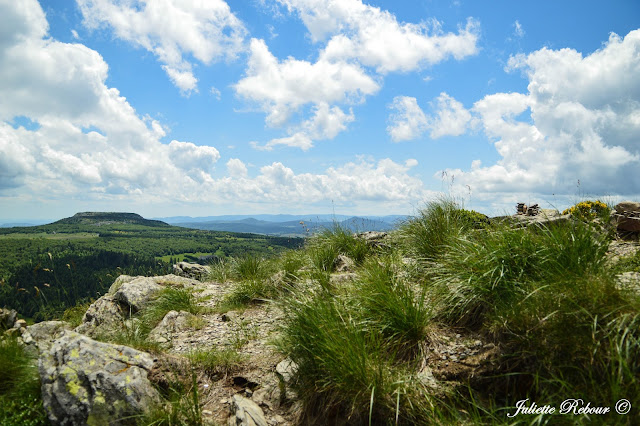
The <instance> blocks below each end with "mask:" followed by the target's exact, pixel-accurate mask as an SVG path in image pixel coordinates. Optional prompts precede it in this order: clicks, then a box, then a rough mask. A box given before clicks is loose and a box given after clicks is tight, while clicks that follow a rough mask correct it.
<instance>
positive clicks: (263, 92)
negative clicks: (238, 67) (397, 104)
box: [234, 39, 380, 126]
mask: <svg viewBox="0 0 640 426" xmlns="http://www.w3.org/2000/svg"><path fill="white" fill-rule="evenodd" d="M234 87H235V90H236V92H237V93H238V95H240V96H241V97H243V98H245V99H247V100H250V101H253V102H256V103H257V104H259V105H260V106H261V108H262V109H263V110H264V111H265V112H266V113H267V124H269V125H271V126H282V125H284V124H285V123H286V122H287V121H288V119H289V117H290V116H291V114H292V113H294V112H295V111H297V110H298V109H299V108H300V107H302V106H304V105H309V104H310V105H314V104H315V105H319V104H322V103H326V104H329V103H335V102H351V103H357V102H359V101H361V100H362V99H363V98H364V96H366V95H371V94H373V93H376V92H377V91H378V90H379V88H380V86H379V84H378V83H377V82H376V81H375V80H374V79H373V78H372V77H370V76H368V75H367V74H366V73H365V71H364V70H363V69H362V68H361V67H360V66H358V65H356V64H351V63H346V62H336V63H334V62H328V61H322V60H320V61H318V62H315V63H311V62H308V61H303V60H297V59H294V58H287V59H285V60H284V61H279V60H278V59H277V58H276V57H275V56H273V54H272V53H271V52H270V51H269V48H268V47H267V45H266V43H265V42H264V40H257V39H253V40H251V46H250V57H249V63H248V68H247V71H246V76H245V77H244V78H242V79H241V80H240V81H238V83H236V84H235V86H234Z"/></svg>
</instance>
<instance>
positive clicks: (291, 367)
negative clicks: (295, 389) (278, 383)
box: [276, 358, 298, 384]
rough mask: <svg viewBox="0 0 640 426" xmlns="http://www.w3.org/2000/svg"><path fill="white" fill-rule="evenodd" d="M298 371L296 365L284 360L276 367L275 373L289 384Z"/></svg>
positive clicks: (287, 359)
mask: <svg viewBox="0 0 640 426" xmlns="http://www.w3.org/2000/svg"><path fill="white" fill-rule="evenodd" d="M297 371H298V364H296V363H295V362H293V361H292V360H291V359H290V358H285V359H283V360H282V361H280V362H279V363H278V365H276V372H277V373H278V375H279V376H280V377H281V378H282V380H283V381H284V382H285V383H287V384H288V383H290V382H291V379H292V378H293V376H294V375H295V374H296V372H297Z"/></svg>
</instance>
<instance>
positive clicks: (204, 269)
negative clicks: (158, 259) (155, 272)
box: [173, 262, 211, 280]
mask: <svg viewBox="0 0 640 426" xmlns="http://www.w3.org/2000/svg"><path fill="white" fill-rule="evenodd" d="M210 272H211V268H210V267H209V266H205V265H200V264H198V263H189V262H178V263H177V264H175V265H173V273H174V274H176V275H180V276H182V277H187V278H193V279H196V280H202V279H203V278H206V277H207V276H208V275H209V273H210Z"/></svg>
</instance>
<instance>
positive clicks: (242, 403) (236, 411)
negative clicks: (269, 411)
mask: <svg viewBox="0 0 640 426" xmlns="http://www.w3.org/2000/svg"><path fill="white" fill-rule="evenodd" d="M231 412H232V413H233V415H232V416H231V417H229V422H228V424H229V426H267V420H266V419H265V418H264V413H263V411H262V408H260V407H259V406H258V404H256V403H255V402H253V401H252V400H250V399H247V398H245V397H243V396H241V395H233V397H232V400H231Z"/></svg>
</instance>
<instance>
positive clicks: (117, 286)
mask: <svg viewBox="0 0 640 426" xmlns="http://www.w3.org/2000/svg"><path fill="white" fill-rule="evenodd" d="M136 278H140V277H139V276H137V277H132V276H131V275H120V276H119V277H118V278H116V280H115V281H114V282H113V284H111V287H109V291H108V293H109V294H112V295H113V294H115V293H116V291H118V290H119V289H120V287H122V285H123V284H124V283H128V282H131V281H133V280H135V279H136Z"/></svg>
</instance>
